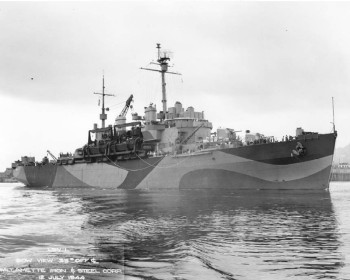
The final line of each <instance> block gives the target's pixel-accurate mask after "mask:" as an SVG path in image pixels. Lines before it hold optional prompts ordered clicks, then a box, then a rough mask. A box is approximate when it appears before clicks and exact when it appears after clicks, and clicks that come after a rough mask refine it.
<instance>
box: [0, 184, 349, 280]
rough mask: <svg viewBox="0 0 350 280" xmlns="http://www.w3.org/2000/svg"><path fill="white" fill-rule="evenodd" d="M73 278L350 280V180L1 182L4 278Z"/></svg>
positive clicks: (0, 264) (0, 273) (0, 240)
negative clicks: (252, 185)
mask: <svg viewBox="0 0 350 280" xmlns="http://www.w3.org/2000/svg"><path fill="white" fill-rule="evenodd" d="M40 260H44V261H46V262H47V261H49V260H51V261H52V262H51V263H42V262H40ZM25 268H27V270H21V269H25ZM39 268H41V269H44V270H42V271H36V270H35V269H39ZM1 269H2V271H1ZM28 269H33V270H28ZM50 269H51V270H52V269H61V271H60V270H56V271H50ZM64 269H66V271H64ZM72 269H74V270H75V273H74V274H73V272H72ZM78 269H89V270H85V272H82V271H80V272H81V273H78ZM108 269H109V270H108ZM73 275H74V277H77V278H74V279H83V278H85V279H152V280H153V279H177V280H178V279H210V280H211V279H269V280H270V279H276V280H277V279H278V280H280V279H286V278H288V279H350V183H333V184H332V185H331V188H330V192H316V193H315V192H309V193H305V192H304V193H302V192H288V191H281V192H270V191H257V192H250V193H248V192H229V193H216V192H214V193H211V192H188V191H186V192H182V191H176V192H175V191H174V192H166V193H163V192H160V191H157V192H151V191H122V190H116V191H112V190H100V189H60V190H50V189H47V190H33V189H28V188H25V187H23V186H21V185H19V184H1V185H0V279H6V280H7V279H70V278H69V277H71V276H73ZM55 277H56V278H55ZM59 277H61V278H59ZM78 277H79V278H78Z"/></svg>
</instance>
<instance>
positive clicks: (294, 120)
mask: <svg viewBox="0 0 350 280" xmlns="http://www.w3.org/2000/svg"><path fill="white" fill-rule="evenodd" d="M349 14H350V2H261V1H259V2H249V1H248V2H236V1H223V2H220V1H215V2H214V1H142V2H136V1H131V2H130V1H128V2H127V1H125V2H123V1H114V2H101V1H96V2H83V1H79V2H0V106H1V110H0V125H1V128H2V132H1V137H0V145H1V147H2V153H1V157H0V171H1V170H4V169H5V168H6V167H9V166H10V165H11V163H12V162H13V161H15V160H17V159H19V158H20V157H21V156H24V155H27V156H35V157H36V160H38V161H40V160H41V159H42V157H44V156H45V155H46V151H47V150H50V151H51V152H52V153H53V154H55V155H56V156H57V155H58V154H59V153H60V152H74V150H75V149H76V148H78V147H81V146H83V145H84V144H85V143H86V142H87V134H88V130H89V129H92V127H93V124H94V123H98V124H99V126H100V121H99V114H100V110H101V107H99V106H98V99H99V96H98V95H95V94H94V92H101V90H102V75H104V76H105V86H106V93H109V94H114V95H115V96H114V97H107V98H106V106H107V107H109V108H110V111H109V112H108V114H109V115H108V119H107V124H112V123H113V122H114V118H115V117H116V116H117V115H118V114H119V113H120V111H121V110H122V108H123V105H124V103H125V101H126V100H127V98H128V97H129V96H130V94H133V95H134V104H133V106H134V111H135V112H137V113H138V114H139V115H143V114H144V107H146V106H148V105H149V104H150V103H151V102H152V103H155V104H157V108H159V109H160V108H161V107H162V106H161V99H162V96H161V80H160V74H159V73H156V72H151V71H144V70H140V67H151V66H152V65H150V64H149V63H150V62H151V61H155V60H156V58H157V57H156V56H157V49H156V44H157V43H161V46H162V48H164V49H167V50H171V51H172V52H173V57H172V60H171V62H170V63H171V66H172V67H171V68H170V69H171V70H170V71H174V72H180V73H181V74H182V75H181V76H179V75H170V74H169V75H167V77H166V80H167V99H168V107H170V106H173V105H174V103H175V102H176V101H180V102H181V103H182V105H183V106H184V107H185V108H187V107H189V106H193V107H194V108H195V111H204V114H205V117H206V119H208V120H209V121H211V122H212V123H213V126H214V130H215V129H216V128H218V127H228V128H233V129H236V130H242V131H245V130H247V129H249V130H250V131H252V132H259V133H262V134H264V135H267V136H272V135H274V136H276V137H277V138H279V139H281V138H282V136H284V135H295V129H296V128H297V127H302V128H304V130H305V131H316V132H319V133H329V132H331V131H332V121H333V116H332V97H334V109H335V125H336V129H337V131H338V134H339V136H338V139H337V144H336V145H337V147H343V146H346V145H348V144H349V143H350V130H349V123H350V113H349V110H348V109H349V105H350V94H349V92H350V78H349V77H350V68H349V66H350V32H349V26H350V17H349ZM128 119H131V115H130V112H129V113H128Z"/></svg>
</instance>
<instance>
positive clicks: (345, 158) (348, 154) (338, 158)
mask: <svg viewBox="0 0 350 280" xmlns="http://www.w3.org/2000/svg"><path fill="white" fill-rule="evenodd" d="M333 162H334V163H338V162H348V163H350V144H349V145H347V146H345V147H342V148H337V149H335V153H334V160H333Z"/></svg>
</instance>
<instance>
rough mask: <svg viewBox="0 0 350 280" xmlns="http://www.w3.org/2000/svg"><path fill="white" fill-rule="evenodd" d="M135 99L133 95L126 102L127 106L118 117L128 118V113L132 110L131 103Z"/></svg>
mask: <svg viewBox="0 0 350 280" xmlns="http://www.w3.org/2000/svg"><path fill="white" fill-rule="evenodd" d="M133 97H134V96H133V95H130V97H129V98H128V100H126V102H125V106H124V108H123V110H122V111H121V112H120V114H119V116H118V117H125V116H126V113H127V112H128V110H129V107H131V108H132V106H131V105H130V104H131V102H132V101H133V100H132V99H133Z"/></svg>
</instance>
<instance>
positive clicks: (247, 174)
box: [14, 134, 336, 190]
mask: <svg viewBox="0 0 350 280" xmlns="http://www.w3.org/2000/svg"><path fill="white" fill-rule="evenodd" d="M335 139H336V137H335V135H334V134H323V135H318V134H317V137H310V139H307V137H305V138H304V139H298V140H293V141H287V142H278V143H268V144H256V145H249V146H243V147H238V148H225V149H213V150H202V151H199V152H196V153H191V154H181V155H177V156H174V155H167V156H162V157H152V158H144V159H141V158H137V159H129V160H123V161H117V162H113V161H106V162H99V163H75V164H72V165H55V164H47V165H43V166H18V167H17V168H16V169H15V171H14V175H15V177H16V178H17V179H18V180H19V181H21V182H23V183H24V184H25V185H27V186H28V187H35V188H38V187H39V188H40V187H101V188H120V189H207V188H209V189H213V188H214V189H220V188H222V189H315V190H316V189H327V188H328V186H329V179H330V172H331V166H332V160H333V153H334V146H335ZM298 142H299V143H301V144H302V145H303V147H305V148H306V153H305V155H303V156H295V155H293V150H295V149H296V146H297V144H298ZM105 160H108V158H106V159H105Z"/></svg>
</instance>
